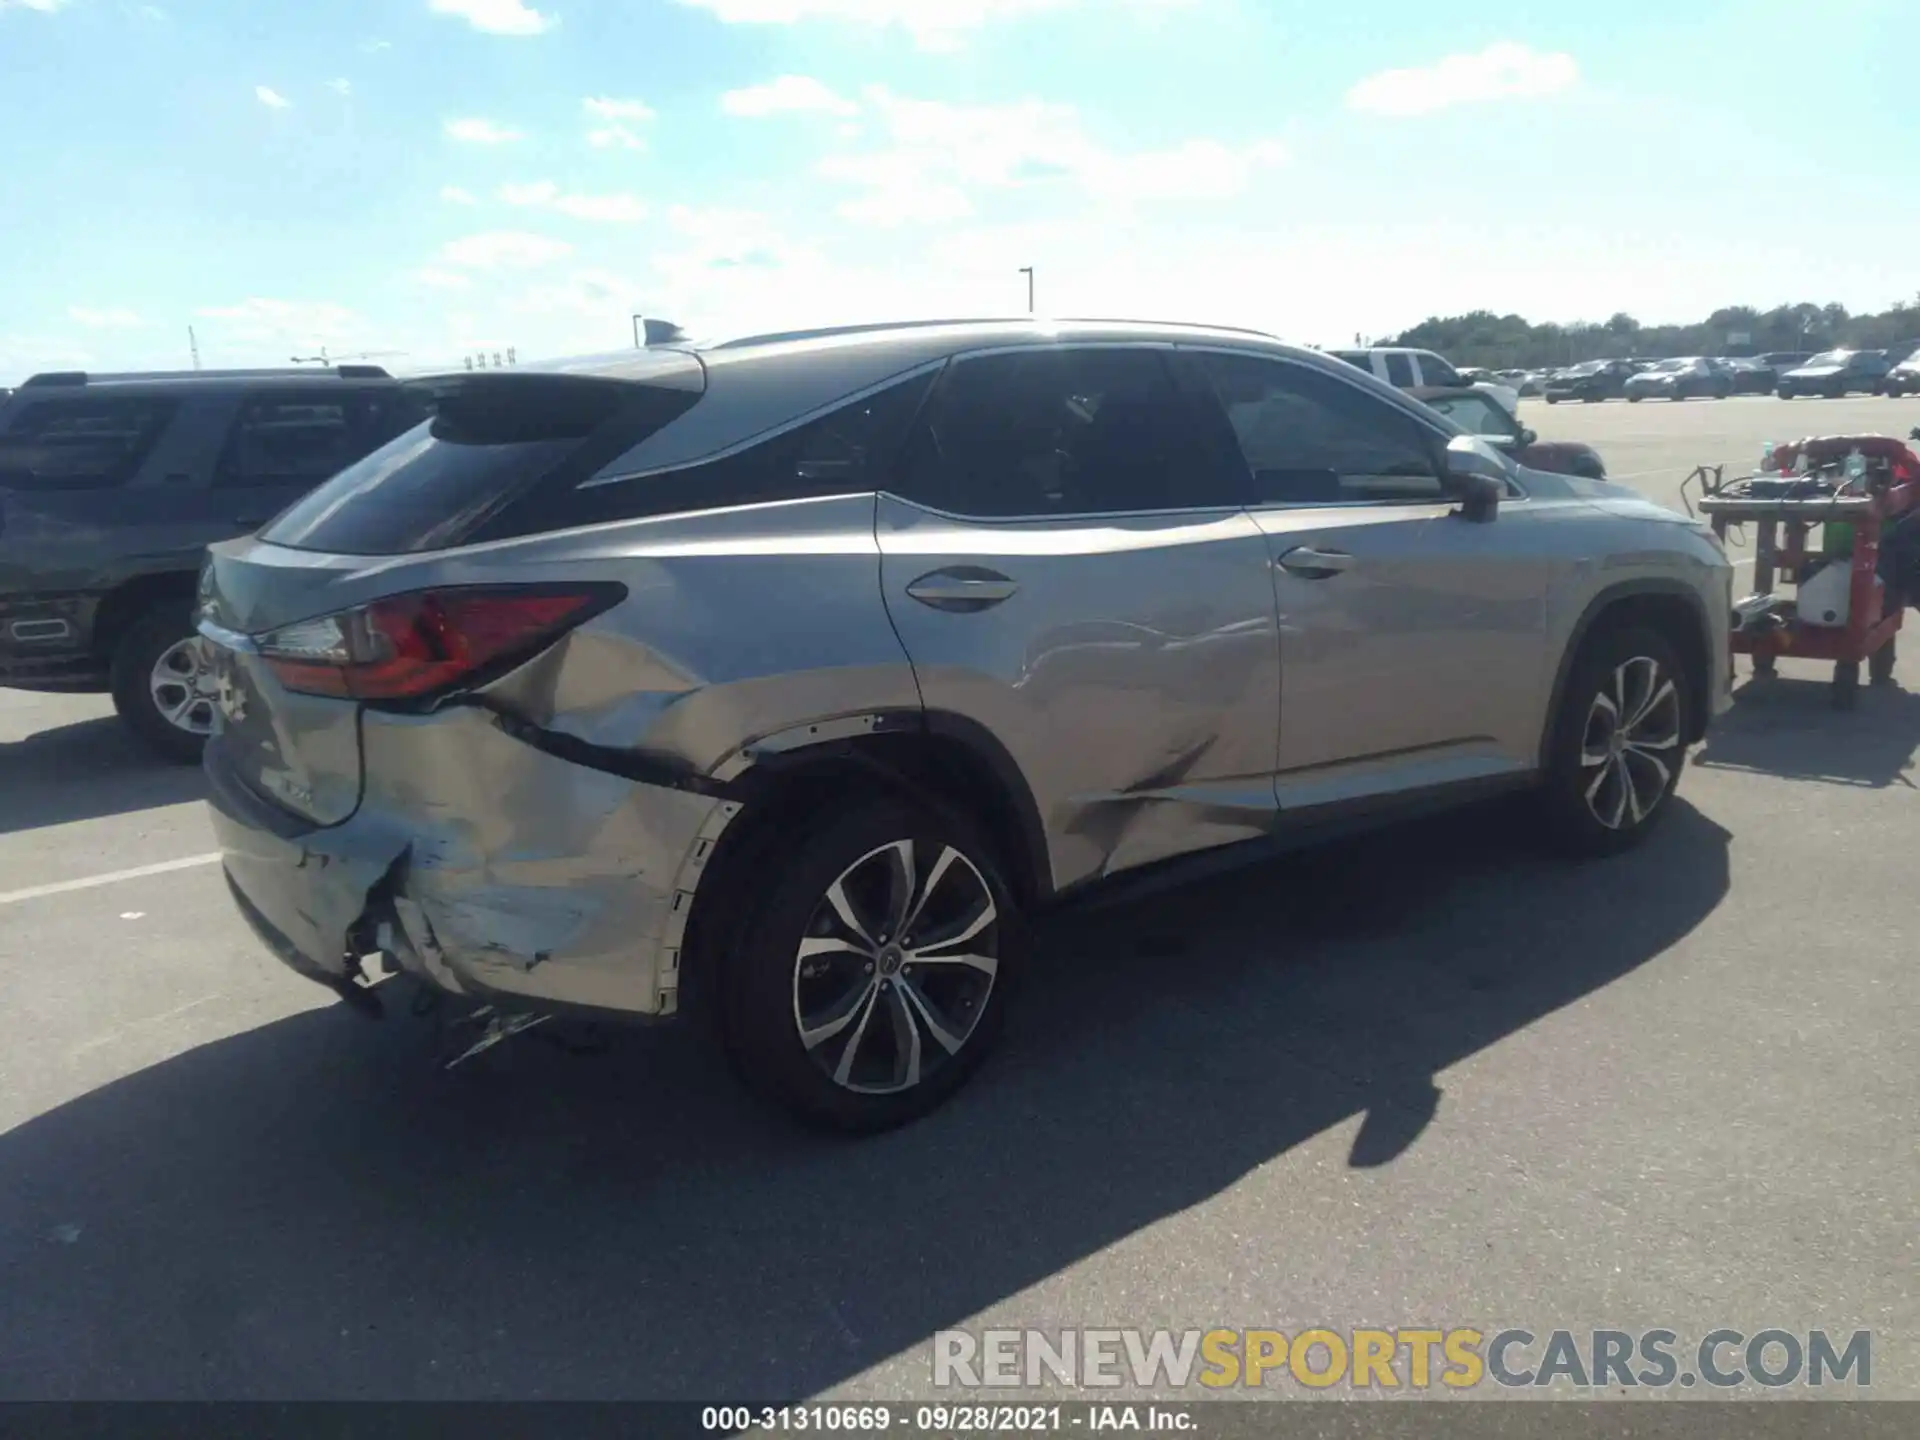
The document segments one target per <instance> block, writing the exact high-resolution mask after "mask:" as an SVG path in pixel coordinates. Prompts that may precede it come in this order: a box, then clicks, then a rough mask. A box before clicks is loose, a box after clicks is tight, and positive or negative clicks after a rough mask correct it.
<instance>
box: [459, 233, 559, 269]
mask: <svg viewBox="0 0 1920 1440" xmlns="http://www.w3.org/2000/svg"><path fill="white" fill-rule="evenodd" d="M572 253H573V246H571V245H569V244H568V243H567V242H566V241H564V240H556V239H554V238H553V237H552V236H549V235H533V234H529V233H527V232H526V231H523V230H491V231H488V232H486V233H484V234H480V235H467V236H463V237H462V238H460V239H458V240H449V241H448V242H447V243H446V244H445V245H442V246H441V247H440V259H441V262H442V263H443V264H446V265H452V266H454V267H456V268H458V269H461V270H532V269H536V268H538V267H539V266H542V265H551V264H552V263H553V262H554V261H556V260H564V259H566V258H567V256H569V255H571V254H572Z"/></svg>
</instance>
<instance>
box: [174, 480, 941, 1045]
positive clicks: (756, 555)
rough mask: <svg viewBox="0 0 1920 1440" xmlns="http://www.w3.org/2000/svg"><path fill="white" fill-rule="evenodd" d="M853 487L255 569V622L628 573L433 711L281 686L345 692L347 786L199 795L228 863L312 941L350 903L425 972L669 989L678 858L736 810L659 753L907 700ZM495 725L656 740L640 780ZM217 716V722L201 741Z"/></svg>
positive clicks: (686, 868) (645, 742)
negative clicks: (288, 815)
mask: <svg viewBox="0 0 1920 1440" xmlns="http://www.w3.org/2000/svg"><path fill="white" fill-rule="evenodd" d="M873 507H874V500H873V497H872V496H871V495H867V496H860V497H840V498H832V499H825V500H811V501H801V502H793V503H788V504H779V505H769V506H762V507H755V508H753V509H744V510H735V511H730V512H715V513H712V514H707V515H683V516H677V517H669V518H663V519H653V520H646V521H636V522H630V523H626V524H620V525H614V526H606V527H600V528H598V529H595V530H592V531H574V532H569V533H565V534H561V535H551V536H540V537H535V538H532V539H527V540H518V541H507V542H500V543H498V544H494V545H489V546H480V547H472V548H470V549H466V550H461V551H449V552H439V553H436V554H431V555H426V556H417V557H395V558H393V559H390V560H386V561H381V562H377V563H373V564H365V563H364V562H363V564H362V566H360V567H357V568H355V569H353V570H352V572H351V573H350V574H349V573H347V572H346V571H345V570H344V569H335V568H333V567H329V566H326V565H318V564H309V565H305V566H302V567H297V568H302V569H305V570H306V571H308V572H310V574H311V576H312V582H313V583H310V584H309V585H307V586H306V587H304V588H303V587H294V589H295V592H296V593H299V594H303V595H304V596H305V597H306V598H305V599H303V600H299V601H295V602H293V603H292V605H291V606H290V607H286V608H285V609H284V611H279V612H277V611H274V610H273V609H272V608H271V607H269V606H267V604H266V602H265V600H264V598H263V597H264V596H265V594H266V593H267V592H266V590H265V588H264V587H263V588H262V589H261V590H260V592H259V594H258V595H256V597H255V601H254V603H252V604H250V605H243V606H241V607H239V608H240V610H241V612H242V614H243V615H244V618H245V619H247V620H248V621H250V622H251V624H252V626H253V627H254V628H256V629H258V628H260V627H265V626H269V625H275V624H284V623H287V622H288V621H290V620H294V619H300V618H306V617H307V616H309V615H312V614H314V613H324V612H325V611H327V610H331V609H336V608H341V607H343V606H347V605H353V604H361V603H365V602H366V601H369V600H372V599H376V598H378V597H379V596H382V595H388V594H394V593H401V592H405V591H411V590H416V589H421V588H427V587H433V586H447V585H475V584H488V583H503V582H512V583H519V584H527V583H536V584H537V583H541V582H542V581H546V580H556V581H558V580H566V581H569V582H574V583H578V582H583V581H594V580H617V581H619V582H620V583H621V584H623V585H624V586H625V587H626V590H627V595H626V598H625V599H624V600H623V601H622V602H621V603H620V604H618V605H616V606H615V607H614V608H612V609H611V610H609V611H607V612H605V613H604V614H602V615H600V616H598V617H596V618H595V619H593V620H592V621H590V622H588V623H587V624H586V625H584V626H582V627H581V628H580V629H578V630H576V631H574V632H572V633H571V634H569V635H568V636H567V637H566V638H564V639H563V640H562V641H561V642H559V643H558V644H556V645H554V646H552V647H551V648H549V649H548V650H546V651H545V652H543V653H542V654H540V655H538V656H536V657H535V658H533V659H532V660H530V661H528V662H527V663H525V664H523V665H521V666H519V667H518V668H517V669H515V670H513V671H511V672H509V673H508V674H506V675H504V676H502V677H500V678H499V679H497V680H495V681H494V682H492V683H491V684H489V685H487V686H485V687H483V688H482V689H480V690H478V691H476V692H474V694H473V695H471V696H464V697H455V698H454V699H452V700H450V701H449V702H447V703H444V704H442V705H441V706H440V707H439V708H437V709H436V710H434V711H432V712H431V713H426V714H402V713H394V712H392V711H388V710H381V709H373V708H360V707H354V706H350V705H347V704H346V703H345V702H340V701H313V700H311V699H310V697H294V699H295V700H297V701H298V703H292V702H291V701H290V702H289V703H290V708H291V709H292V710H295V711H299V712H300V713H302V714H305V713H306V712H307V711H309V710H312V709H314V708H316V707H318V708H322V709H325V710H327V712H328V713H329V715H330V716H332V717H333V718H334V719H335V720H336V721H339V720H341V719H343V718H344V717H345V716H347V715H350V714H352V713H353V712H354V711H355V710H356V709H357V712H358V713H357V723H358V748H359V760H360V771H361V775H362V779H361V783H360V787H359V789H360V795H359V804H358V807H357V808H356V809H354V810H353V812H352V814H351V816H350V817H349V818H347V819H345V820H344V821H343V822H342V823H338V824H332V825H325V826H316V827H314V828H312V829H311V830H309V831H307V832H306V833H304V834H302V835H299V836H297V837H296V838H293V839H291V840H289V839H284V838H281V837H277V836H271V835H263V834H260V833H258V832H257V827H253V826H250V825H248V824H247V823H246V822H245V820H244V819H243V818H241V817H238V816H235V815H227V816H225V817H223V818H222V820H221V822H220V828H221V832H222V836H221V838H222V843H223V845H224V846H225V848H226V850H227V853H228V857H229V869H230V871H231V873H232V874H233V875H234V878H235V880H236V883H238V884H239V885H240V886H241V888H242V889H243V890H244V891H245V892H246V893H247V894H248V896H249V898H250V899H251V901H252V902H253V903H254V904H255V905H257V906H258V907H259V908H260V910H261V911H262V912H263V913H264V914H265V915H266V916H267V918H268V919H269V920H270V921H271V922H272V923H273V924H274V925H275V926H277V927H278V928H280V929H281V930H282V931H283V933H285V934H286V935H287V936H288V937H289V938H290V939H292V940H294V941H295V943H296V944H297V945H298V947H299V948H300V949H301V951H302V952H303V953H305V954H307V955H308V956H309V958H311V959H312V960H314V961H315V962H316V963H318V964H321V965H323V966H324V965H333V964H337V963H338V960H339V957H340V956H341V955H342V953H343V952H344V951H345V949H346V948H347V946H348V936H349V934H350V932H352V931H353V929H354V927H355V926H356V924H357V923H358V922H360V921H361V919H362V918H363V917H366V918H368V919H371V920H375V921H377V920H379V919H382V918H385V919H387V920H388V921H389V931H388V935H387V939H388V940H389V941H391V942H392V943H393V945H394V947H395V948H396V950H397V951H398V953H399V958H400V959H401V960H402V962H403V963H404V964H407V965H408V966H409V967H411V968H415V969H418V970H420V971H422V972H423V973H425V974H426V975H428V976H429V977H430V978H432V979H433V980H434V981H436V982H437V983H438V984H440V985H441V986H442V987H443V988H445V989H449V990H453V991H456V992H458V993H466V994H475V995H486V996H488V997H491V998H496V999H498V998H502V997H511V998H513V999H515V1000H519V1001H522V1002H525V1003H526V1004H528V1005H531V1006H568V1007H582V1008H587V1009H592V1010H602V1011H614V1012H622V1013H627V1014H634V1015H653V1014H660V1013H663V1012H671V1010H672V1009H673V1008H674V1006H675V997H676V992H677V988H678V952H679V945H680V940H681V937H682V934H683V932H684V928H685V924H686V918H687V913H688V912H689V910H690V909H691V901H692V895H693V892H694V890H695V888H696V886H697V883H698V877H699V874H700V872H701V869H702V867H703V865H704V860H705V857H706V854H707V853H708V852H709V850H710V849H711V846H712V844H713V843H714V841H715V840H717V838H718V836H719V834H720V833H721V832H722V830H723V829H724V828H725V825H726V824H727V823H728V822H730V821H731V819H732V818H733V816H734V815H735V814H736V813H737V812H738V809H739V807H738V805H737V804H734V803H732V802H731V801H728V800H726V799H724V798H721V797H719V796H716V795H714V794H711V793H697V792H696V791H694V790H689V789H685V788H679V786H678V785H676V783H675V777H689V776H703V775H707V774H709V773H710V772H712V771H714V770H716V769H719V768H723V767H725V768H730V769H737V766H738V761H739V759H740V757H741V756H742V754H743V752H745V751H747V750H748V749H749V748H750V747H751V746H752V745H753V744H754V742H755V741H758V740H761V739H764V738H766V737H767V736H769V735H771V734H774V733H777V732H779V731H782V730H786V729H788V728H790V727H791V726H793V725H794V724H795V723H805V722H809V721H828V720H831V719H833V718H835V717H841V716H860V715H867V714H872V713H877V712H899V711H903V710H914V709H916V708H917V707H918V705H919V691H918V688H917V687H916V685H915V683H914V678H913V672H912V670H911V667H910V666H909V664H908V662H907V658H906V654H905V652H904V650H903V649H902V648H901V645H900V641H899V639H898V637H897V636H895V634H894V632H893V629H892V626H891V625H890V624H889V623H888V620H887V615H886V610H885V607H884V606H883V605H882V603H881V600H880V593H879V573H878V566H879V556H878V551H877V548H876V545H875V541H874V534H873ZM267 548H269V549H271V548H272V547H267ZM229 568H231V566H229ZM242 588H243V589H244V588H245V587H244V586H243V587H242ZM322 595H324V597H325V598H324V603H316V602H317V601H319V598H320V597H321V596H322ZM783 596H786V597H791V600H792V603H790V604H782V603H780V600H781V598H782V597H783ZM293 610H298V611H300V612H301V613H299V614H295V613H291V612H292V611H293ZM235 618H239V617H235ZM271 708H278V707H277V706H276V707H271ZM502 715H504V716H506V717H508V718H509V719H510V721H511V722H513V724H512V725H510V726H509V727H507V728H503V726H502V723H501V720H500V716H502ZM515 727H529V728H531V729H535V730H539V731H544V732H548V733H549V734H554V735H560V736H565V737H569V738H571V739H573V740H577V741H581V742H584V743H585V744H586V745H590V746H594V747H601V748H603V749H604V750H606V751H608V752H614V753H619V754H621V755H624V756H630V757H633V758H634V759H636V760H638V761H640V762H643V763H650V764H654V765H657V766H658V768H659V770H660V773H661V776H662V781H661V783H657V784H656V783H649V782H647V781H645V780H636V779H633V778H630V777H628V776H623V775H622V774H618V773H612V772H610V771H609V770H608V769H605V768H599V767H596V766H595V765H592V764H587V763H580V762H579V761H577V760H574V759H565V758H560V757H559V756H557V755H555V754H551V753H547V752H546V751H544V750H542V749H541V748H538V747H537V746H536V745H534V744H531V743H528V741H527V740H526V739H523V738H518V736H517V735H516V734H514V733H509V730H510V729H513V728H515ZM338 729H339V727H338V725H337V724H336V725H335V726H333V727H332V729H331V730H330V733H334V734H337V733H338ZM240 739H241V735H240V733H239V732H237V731H233V730H228V731H226V732H225V733H223V734H222V735H221V736H220V737H218V738H217V739H216V741H215V742H214V747H212V748H213V749H215V750H218V749H220V748H221V747H223V746H228V747H231V746H235V745H237V744H238V743H239V741H240ZM296 748H297V747H296ZM729 762H734V763H733V765H731V766H729ZM216 763H217V762H216V759H215V757H213V756H212V755H210V758H209V765H210V767H211V766H214V765H215V764H216ZM336 763H337V760H336ZM280 768H282V769H284V768H286V767H285V765H284V763H282V764H281V766H280ZM306 778H307V780H308V782H309V786H308V788H310V789H311V788H313V787H315V786H323V781H322V780H320V779H319V778H317V777H312V776H308V777H306ZM283 798H284V797H283ZM329 818H330V817H329ZM388 901H390V902H391V907H392V911H391V914H382V913H378V912H381V911H382V909H383V906H384V904H385V903H386V902H388ZM370 907H371V908H370Z"/></svg>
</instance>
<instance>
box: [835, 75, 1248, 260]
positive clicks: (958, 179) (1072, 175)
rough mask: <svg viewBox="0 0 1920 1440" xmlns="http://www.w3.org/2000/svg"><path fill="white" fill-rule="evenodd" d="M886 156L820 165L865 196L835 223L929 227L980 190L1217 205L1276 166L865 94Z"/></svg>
mask: <svg viewBox="0 0 1920 1440" xmlns="http://www.w3.org/2000/svg"><path fill="white" fill-rule="evenodd" d="M865 95H866V101H867V104H868V106H869V111H870V114H871V115H872V116H873V118H874V119H875V120H876V122H877V124H878V126H879V128H880V129H881V130H882V131H884V132H885V134H886V136H887V139H888V140H889V141H890V142H891V143H890V144H889V145H888V147H887V148H883V149H879V150H873V151H867V152H843V153H840V154H835V155H829V156H827V157H826V158H825V159H823V160H822V161H821V162H820V164H819V167H818V169H819V173H820V174H821V175H822V176H824V177H825V178H826V179H829V180H835V181H839V182H841V183H842V184H846V185H851V186H854V187H856V188H857V189H859V190H861V191H864V192H865V193H864V194H861V195H858V196H856V197H855V198H853V199H850V200H847V201H845V202H843V203H842V204H841V205H840V207H839V213H840V214H841V215H842V216H843V217H844V218H846V219H849V220H853V221H855V222H857V223H863V224H873V225H887V226H892V225H906V224H938V223H944V222H948V221H952V220H956V219H960V218H963V217H965V216H967V215H969V214H971V213H972V212H973V209H974V205H973V199H972V195H973V193H974V192H975V191H978V190H982V189H1012V188H1019V187H1028V186H1036V185H1045V184H1049V183H1066V184H1071V185H1073V186H1076V187H1078V188H1079V189H1080V190H1081V191H1082V192H1083V193H1085V194H1086V195H1088V196H1091V197H1092V198H1095V199H1100V200H1107V201H1115V202H1129V201H1142V200H1154V199H1217V198H1222V197H1228V196H1233V195H1238V194H1240V193H1242V192H1244V191H1245V190H1246V189H1248V188H1249V186H1250V185H1251V184H1252V183H1253V180H1254V177H1255V176H1256V175H1257V174H1258V172H1259V171H1260V170H1262V169H1265V168H1268V167H1271V166H1273V165H1276V164H1278V163H1281V162H1282V161H1284V159H1285V150H1284V148H1283V147H1282V146H1280V145H1279V144H1278V143H1277V142H1275V141H1271V140H1264V141H1257V142H1254V143H1252V144H1249V145H1245V146H1232V145H1228V144H1226V143H1225V142H1223V141H1219V140H1189V141H1186V142H1184V143H1182V144H1179V145H1175V146H1172V147H1169V148H1166V149H1161V150H1150V151H1136V152H1127V151H1116V150H1113V149H1110V148H1108V147H1107V146H1105V145H1102V144H1101V143H1099V142H1098V141H1096V140H1094V139H1093V138H1092V137H1091V136H1089V135H1088V134H1087V133H1086V131H1085V129H1084V128H1083V127H1082V125H1081V122H1080V116H1079V113H1078V112H1077V111H1076V110H1075V109H1074V108H1073V107H1072V106H1070V105H1060V104H1054V103H1050V102H1046V101H1040V100H1020V101H1015V102H1013V103H1010V104H1006V105H981V106H964V105H950V104H947V103H946V102H944V101H936V100H914V99H908V98H905V97H902V96H899V95H895V94H893V93H892V92H891V91H889V90H887V89H885V88H884V87H879V86H874V87H870V88H869V89H868V90H867V91H866V92H865Z"/></svg>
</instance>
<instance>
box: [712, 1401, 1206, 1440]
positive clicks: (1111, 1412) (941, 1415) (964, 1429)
mask: <svg viewBox="0 0 1920 1440" xmlns="http://www.w3.org/2000/svg"><path fill="white" fill-rule="evenodd" d="M700 1426H701V1429H703V1430H708V1431H713V1432H717V1433H721V1434H736V1433H739V1432H741V1431H747V1430H754V1431H789V1432H795V1431H804V1432H807V1433H818V1432H825V1433H828V1434H861V1433H867V1434H885V1433H887V1432H889V1431H894V1430H899V1431H902V1432H906V1433H912V1434H920V1435H1025V1434H1057V1433H1061V1432H1071V1431H1074V1430H1083V1431H1089V1432H1094V1433H1103V1432H1107V1431H1126V1430H1144V1431H1149V1432H1153V1433H1157V1434H1166V1435H1175V1434H1189V1433H1192V1432H1193V1431H1194V1430H1196V1429H1197V1428H1198V1425H1197V1422H1196V1420H1195V1419H1194V1416H1193V1414H1192V1412H1191V1411H1190V1410H1188V1409H1186V1408H1184V1407H1181V1406H1178V1405H1148V1404H1138V1405H1135V1404H1116V1405H1089V1404H1079V1405H1070V1406H1062V1405H986V1404H982V1405H975V1404H967V1403H960V1404H931V1405H770V1406H758V1407H755V1406H751V1405H709V1406H707V1407H705V1408H704V1409H703V1410H702V1411H701V1412H700Z"/></svg>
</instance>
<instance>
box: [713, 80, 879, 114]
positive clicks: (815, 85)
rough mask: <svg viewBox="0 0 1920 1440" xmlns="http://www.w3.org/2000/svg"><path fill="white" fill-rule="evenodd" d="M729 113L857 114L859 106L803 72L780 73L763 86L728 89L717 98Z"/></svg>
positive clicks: (722, 107) (723, 108)
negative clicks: (794, 73)
mask: <svg viewBox="0 0 1920 1440" xmlns="http://www.w3.org/2000/svg"><path fill="white" fill-rule="evenodd" d="M720 108H721V109H722V110H724V111H726V113H727V114H729V115H740V116H745V117H747V118H750V119H759V118H760V117H762V116H766V115H791V114H812V115H839V116H842V117H845V116H851V115H858V114H859V113H860V107H859V106H858V105H856V104H854V103H853V101H851V100H849V99H847V98H846V97H845V96H844V95H840V94H837V93H836V92H834V91H833V90H831V89H829V88H828V87H827V86H825V85H823V84H821V83H820V82H819V81H818V80H815V79H813V78H812V77H811V76H807V75H782V76H781V77H780V78H779V79H777V80H770V81H768V82H767V83H766V84H765V85H749V86H747V87H746V88H744V89H741V90H729V91H727V93H726V94H724V95H722V96H721V97H720Z"/></svg>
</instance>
